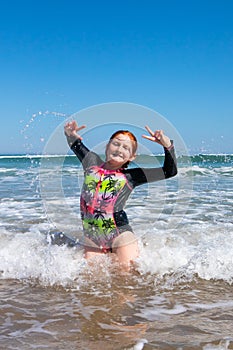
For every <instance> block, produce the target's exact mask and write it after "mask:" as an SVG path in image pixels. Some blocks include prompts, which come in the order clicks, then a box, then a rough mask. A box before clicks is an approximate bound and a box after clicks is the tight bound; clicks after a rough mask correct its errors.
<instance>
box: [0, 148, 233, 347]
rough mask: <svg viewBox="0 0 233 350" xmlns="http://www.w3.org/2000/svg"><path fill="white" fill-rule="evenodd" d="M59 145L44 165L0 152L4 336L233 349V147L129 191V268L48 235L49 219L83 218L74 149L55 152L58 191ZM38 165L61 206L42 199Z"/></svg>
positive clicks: (70, 227) (59, 343)
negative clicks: (135, 246)
mask: <svg viewBox="0 0 233 350" xmlns="http://www.w3.org/2000/svg"><path fill="white" fill-rule="evenodd" d="M59 157H60V156H59ZM59 157H58V158H56V156H55V157H50V158H49V159H48V163H47V162H46V164H47V167H44V168H43V169H41V161H40V159H39V157H35V158H25V157H24V158H19V157H16V158H8V159H6V158H1V157H0V190H1V205H0V271H1V272H0V289H1V303H0V311H1V313H0V321H1V322H0V324H1V326H0V341H1V345H2V346H3V348H5V349H16V348H17V349H24V350H25V349H31V348H32V346H33V347H34V348H36V349H42V348H43V349H72V350H73V349H85V350H86V349H90V350H91V349H98V348H103V347H104V348H105V349H106V350H108V349H109V350H110V349H113V350H125V349H127V350H129V349H131V350H132V349H134V350H135V349H143V350H148V349H151V350H152V349H160V350H162V349H165V350H181V349H182V350H192V349H197V350H198V349H201V350H212V349H214V350H216V349H217V350H222V349H233V338H232V313H233V304H232V300H233V290H232V283H233V249H232V241H233V221H232V204H233V176H232V175H233V166H232V157H233V156H232V155H230V156H229V157H228V158H227V161H225V158H224V156H221V157H219V156H217V157H216V156H214V157H213V156H212V155H211V156H210V155H208V156H205V157H204V158H203V156H200V155H199V156H195V157H193V158H191V159H192V163H191V165H190V163H188V165H185V159H183V163H182V162H181V163H180V164H181V165H180V169H179V174H178V176H177V177H175V178H174V179H170V180H168V181H166V182H158V183H155V184H151V185H150V187H149V188H148V187H146V186H145V187H143V188H140V189H138V191H135V192H134V193H133V195H132V198H131V200H130V201H129V204H128V206H127V208H126V211H127V213H128V215H129V219H130V222H131V223H132V226H133V227H134V229H135V234H137V235H138V238H139V241H140V257H139V259H138V261H137V268H136V270H135V271H134V272H133V273H130V274H122V273H119V272H118V271H117V270H116V269H115V268H114V266H112V263H111V260H110V259H109V258H108V257H106V256H104V257H103V260H102V262H98V264H96V265H95V266H93V267H92V268H89V267H87V265H86V262H85V260H84V259H83V255H82V251H81V250H77V249H69V248H67V247H64V246H63V247H58V246H51V245H50V244H49V242H48V241H47V238H46V233H47V232H48V231H49V230H50V229H51V228H52V226H53V223H54V222H53V220H55V221H56V220H57V221H58V220H61V221H62V224H63V225H64V227H65V229H66V230H67V232H71V233H73V232H74V234H75V230H77V228H79V227H80V221H79V220H80V219H79V192H80V186H81V180H82V175H81V173H82V171H81V169H80V168H79V165H78V163H77V161H76V159H75V157H73V156H69V157H67V159H66V161H65V162H64V163H62V164H63V166H62V171H61V178H59V181H60V179H61V183H62V190H63V197H62V198H60V199H59V198H58V197H57V187H56V186H55V182H56V181H55V180H56V176H57V175H58V173H57V161H58V165H59V164H60V163H59V161H60V159H59ZM162 158H163V157H162V156H161V161H162ZM50 159H51V161H50ZM150 160H151V157H150V156H149V157H146V158H144V159H143V157H141V160H140V162H141V163H140V162H139V164H142V165H143V164H146V166H153V164H154V163H153V162H151V164H150ZM194 160H195V162H194ZM159 161H160V156H159ZM77 165H78V166H77ZM39 172H42V173H43V174H45V175H46V176H48V178H49V179H50V180H51V182H50V185H51V187H50V192H49V194H50V197H49V201H50V205H51V206H52V207H51V208H56V210H55V211H56V213H57V214H58V215H57V216H56V215H55V216H52V215H54V213H49V212H46V210H45V207H44V200H45V199H44V198H43V197H42V195H41V189H40V186H41V182H40V181H41V179H40V178H39ZM53 186H54V187H53ZM62 201H64V205H63V203H62ZM67 206H68V207H69V209H70V211H71V212H72V215H74V217H73V219H72V220H70V216H69V215H70V213H68V214H69V215H68V214H67V213H65V212H64V208H65V207H67ZM32 339H33V342H32ZM136 347H138V348H136Z"/></svg>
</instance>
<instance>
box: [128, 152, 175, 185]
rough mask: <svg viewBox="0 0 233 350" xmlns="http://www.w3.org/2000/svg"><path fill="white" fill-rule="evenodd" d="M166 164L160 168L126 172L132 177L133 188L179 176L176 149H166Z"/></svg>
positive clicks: (137, 169) (136, 169) (135, 169)
mask: <svg viewBox="0 0 233 350" xmlns="http://www.w3.org/2000/svg"><path fill="white" fill-rule="evenodd" d="M164 152H165V159H164V164H163V166H162V167H160V168H134V169H128V170H126V173H129V175H130V178H131V179H130V181H131V182H132V186H133V187H136V186H139V185H142V184H144V183H147V182H154V181H159V180H164V179H168V178H170V177H173V176H175V175H176V174H177V164H176V155H175V150H174V147H172V148H171V149H169V150H168V149H166V148H164Z"/></svg>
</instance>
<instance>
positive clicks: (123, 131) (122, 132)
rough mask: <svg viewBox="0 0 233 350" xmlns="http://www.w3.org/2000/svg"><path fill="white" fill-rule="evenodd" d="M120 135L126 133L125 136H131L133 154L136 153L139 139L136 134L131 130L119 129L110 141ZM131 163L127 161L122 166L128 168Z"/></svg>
mask: <svg viewBox="0 0 233 350" xmlns="http://www.w3.org/2000/svg"><path fill="white" fill-rule="evenodd" d="M118 135H125V136H128V137H129V138H130V140H131V141H132V151H133V154H135V153H136V151H137V148H138V141H137V138H136V136H135V135H134V134H133V133H132V132H131V131H128V130H118V131H116V132H114V133H113V134H112V136H111V137H110V139H109V142H110V141H111V140H113V139H115V138H116V137H117V136H118ZM109 142H108V144H109ZM129 163H130V162H126V163H125V164H123V166H122V168H127V167H128V165H129Z"/></svg>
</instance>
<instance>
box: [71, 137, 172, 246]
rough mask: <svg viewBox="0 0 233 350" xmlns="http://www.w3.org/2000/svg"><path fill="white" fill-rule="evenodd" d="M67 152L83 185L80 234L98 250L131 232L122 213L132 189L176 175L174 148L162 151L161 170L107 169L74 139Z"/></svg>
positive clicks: (125, 216)
mask: <svg viewBox="0 0 233 350" xmlns="http://www.w3.org/2000/svg"><path fill="white" fill-rule="evenodd" d="M71 149H72V150H73V152H74V153H75V154H76V156H77V157H78V159H79V160H80V161H81V163H82V166H83V169H84V183H83V188H82V192H81V197H80V210H81V218H82V224H83V230H84V235H85V236H86V237H88V238H89V239H90V240H91V241H92V242H94V243H95V244H96V245H97V246H99V247H100V249H103V250H108V249H111V247H112V243H113V240H114V238H115V237H117V236H119V234H121V233H122V232H125V231H133V230H132V228H131V226H130V225H129V222H128V218H127V215H126V213H125V211H124V210H123V208H124V206H125V203H126V201H127V199H128V197H129V195H130V193H131V192H132V190H133V189H134V188H135V187H136V186H139V185H142V184H145V183H148V182H153V181H159V180H163V179H167V178H169V177H172V176H175V175H176V174H177V166H176V157H175V152H174V147H172V148H171V149H170V150H167V149H164V151H165V159H164V164H163V167H161V168H130V169H124V168H122V169H118V170H107V169H105V168H104V162H103V160H102V159H101V158H100V157H99V156H98V155H97V154H96V153H94V152H92V151H89V149H88V148H87V147H86V146H85V145H84V144H83V143H82V141H81V140H79V139H78V140H76V141H75V142H74V143H73V144H72V146H71Z"/></svg>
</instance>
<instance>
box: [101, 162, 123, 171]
mask: <svg viewBox="0 0 233 350" xmlns="http://www.w3.org/2000/svg"><path fill="white" fill-rule="evenodd" d="M103 168H104V169H106V170H119V169H121V167H120V168H119V167H117V166H115V167H114V165H112V164H110V163H109V162H105V163H104V164H103Z"/></svg>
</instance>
